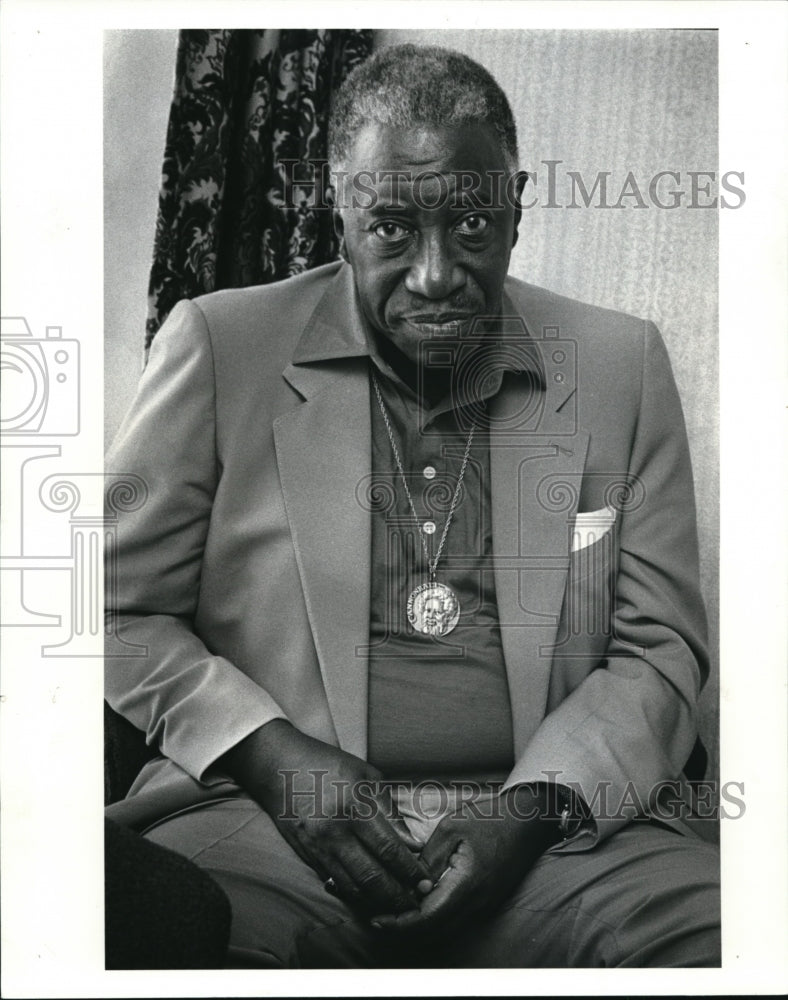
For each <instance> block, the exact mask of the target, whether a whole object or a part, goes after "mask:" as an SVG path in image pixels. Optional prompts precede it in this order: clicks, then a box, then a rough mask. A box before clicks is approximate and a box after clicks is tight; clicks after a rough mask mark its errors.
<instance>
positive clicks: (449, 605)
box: [370, 370, 476, 637]
mask: <svg viewBox="0 0 788 1000" xmlns="http://www.w3.org/2000/svg"><path fill="white" fill-rule="evenodd" d="M370 374H371V375H372V385H373V386H374V388H375V395H376V396H377V399H378V406H379V407H380V412H381V415H382V416H383V423H384V424H385V425H386V431H387V432H388V436H389V441H390V442H391V450H392V451H393V452H394V460H395V461H396V463H397V469H398V470H399V474H400V478H401V479H402V485H403V486H404V488H405V496H406V497H407V498H408V505H409V506H410V512H411V514H413V520H414V521H415V522H416V527H417V528H418V532H419V537H420V538H421V547H422V548H423V549H424V557H425V559H426V560H427V569H428V570H429V576H430V578H429V580H428V581H427V582H426V583H422V584H420V585H419V586H418V587H416V589H415V590H414V591H413V592H412V593H411V595H410V597H409V598H408V605H407V613H408V621H409V622H410V624H411V625H412V626H413V627H414V628H415V629H416V630H417V631H419V632H423V633H424V634H425V635H434V636H438V637H441V636H444V635H448V634H449V632H451V631H452V629H453V628H454V627H455V625H456V624H457V622H458V621H459V617H460V602H459V599H458V597H457V595H456V594H455V593H454V591H453V590H452V589H451V587H447V586H446V584H445V583H439V582H438V581H437V580H436V579H435V571H436V570H437V567H438V560H439V559H440V557H441V554H442V553H443V545H444V543H445V541H446V536H447V535H448V533H449V528H450V527H451V522H452V518H453V517H454V510H455V508H456V506H457V501H458V500H459V498H460V490H461V489H462V481H463V479H464V477H465V469H466V468H467V466H468V456H469V455H470V453H471V444H472V443H473V435H474V433H475V431H476V424H475V423H473V424H471V429H470V432H469V434H468V441H467V443H466V445H465V454H464V455H463V458H462V465H461V467H460V475H459V477H458V478H457V486H456V488H455V490H454V496H453V497H452V499H451V505H450V506H449V513H448V515H447V516H446V524H445V525H444V526H443V534H442V535H441V540H440V542H439V544H438V551H437V552H436V553H435V556H434V558H430V550H429V548H428V546H427V540H426V539H425V537H424V535H425V532H424V528H423V527H422V524H421V520H420V519H419V515H418V514H417V513H416V507H415V505H414V503H413V497H412V496H411V494H410V489H409V488H408V480H407V477H406V476H405V470H404V468H403V467H402V460H401V459H400V457H399V449H398V448H397V442H396V441H395V440H394V431H393V429H392V426H391V421H390V420H389V415H388V411H387V409H386V404H385V403H384V402H383V396H382V394H381V391H380V386H379V385H378V380H377V379H376V378H375V373H374V371H371V370H370Z"/></svg>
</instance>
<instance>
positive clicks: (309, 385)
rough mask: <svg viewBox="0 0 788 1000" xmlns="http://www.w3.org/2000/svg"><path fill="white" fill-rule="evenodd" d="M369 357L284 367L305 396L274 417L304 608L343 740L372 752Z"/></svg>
mask: <svg viewBox="0 0 788 1000" xmlns="http://www.w3.org/2000/svg"><path fill="white" fill-rule="evenodd" d="M367 370H368V369H367V362H366V360H365V359H363V358H349V359H347V360H346V361H343V362H340V363H335V364H334V365H333V366H332V367H331V369H330V370H327V369H326V368H322V369H318V368H312V369H308V368H298V367H296V366H291V367H290V368H288V369H287V370H286V372H285V377H286V378H287V379H288V381H289V382H290V383H291V384H292V385H293V386H294V388H296V389H298V391H299V392H301V393H302V394H304V395H305V396H307V398H306V401H305V402H304V403H303V404H302V405H300V406H298V407H297V408H296V409H295V410H292V411H290V412H288V413H286V414H283V415H282V416H280V417H279V418H277V420H276V421H275V422H274V440H275V443H276V454H277V462H278V465H279V474H280V477H281V482H282V491H283V494H284V499H285V508H286V510H287V517H288V520H289V522H290V530H291V534H292V538H293V545H294V548H295V555H296V561H297V564H298V571H299V574H300V576H301V585H302V587H303V590H304V598H305V601H306V609H307V615H308V617H309V624H310V626H311V629H312V635H313V637H314V641H315V647H316V650H317V655H318V659H319V662H320V670H321V672H322V675H323V683H324V685H325V689H326V696H327V698H328V704H329V708H330V709H331V715H332V717H333V720H334V727H335V729H336V733H337V737H338V740H339V744H340V746H341V747H342V748H343V749H345V750H347V751H348V752H350V753H354V754H356V755H359V756H362V757H363V756H365V755H366V749H367V659H366V654H359V653H357V650H358V649H360V648H363V647H364V646H366V644H367V643H368V642H369V590H370V580H369V575H370V519H369V513H368V512H367V511H366V510H365V509H364V508H363V506H362V504H361V503H360V502H359V500H358V499H357V496H356V487H357V485H358V483H359V482H360V481H361V480H362V478H363V477H364V476H365V475H367V474H368V473H369V470H370V416H369V383H368V374H367Z"/></svg>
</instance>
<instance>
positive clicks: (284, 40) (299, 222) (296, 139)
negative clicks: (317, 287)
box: [145, 29, 372, 350]
mask: <svg viewBox="0 0 788 1000" xmlns="http://www.w3.org/2000/svg"><path fill="white" fill-rule="evenodd" d="M371 46H372V32H371V31H368V30H367V31H352V30H336V31H333V30H329V29H319V30H313V31H302V30H270V29H265V30H212V31H206V30H201V31H196V30H189V31H181V32H180V36H179V41H178V55H177V62H176V71H175V89H174V95H173V101H172V107H171V109H170V120H169V125H168V128H167V140H166V146H165V151H164V165H163V168H162V181H161V191H160V194H159V211H158V217H157V221H156V236H155V243H154V251H153V265H152V267H151V275H150V284H149V289H148V320H147V325H146V329H147V333H146V343H145V346H146V350H147V348H148V347H149V346H150V343H151V341H152V340H153V337H154V336H155V334H156V331H157V330H158V329H159V327H160V326H161V324H162V323H163V322H164V320H165V319H166V317H167V314H168V313H169V312H170V310H171V309H172V307H173V306H174V305H175V303H176V302H178V301H179V300H180V299H182V298H193V297H194V296H197V295H202V294H203V293H205V292H210V291H213V290H215V289H218V288H238V287H243V286H246V285H252V284H261V283H265V282H270V281H278V280H279V279H281V278H286V277H289V276H291V275H293V274H298V273H300V272H301V271H305V270H307V269H309V268H311V267H316V266H317V265H318V264H324V263H327V262H328V261H330V260H334V259H336V256H337V249H338V247H337V241H336V238H335V236H334V232H333V227H332V224H331V214H330V211H329V210H328V208H327V207H325V204H324V201H323V199H322V198H321V197H320V186H319V177H320V168H319V164H320V163H322V162H324V161H325V158H326V139H327V128H328V115H329V112H330V108H331V98H332V95H333V93H334V92H335V90H336V88H337V87H338V86H339V84H340V83H341V82H342V80H343V79H344V78H345V76H346V75H347V73H348V72H349V71H350V70H351V69H352V68H353V67H354V66H356V65H357V64H358V63H360V62H361V61H362V60H363V59H365V58H366V57H367V55H369V52H370V50H371ZM316 180H317V181H318V185H317V187H316V186H315V181H316Z"/></svg>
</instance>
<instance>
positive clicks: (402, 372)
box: [374, 334, 451, 408]
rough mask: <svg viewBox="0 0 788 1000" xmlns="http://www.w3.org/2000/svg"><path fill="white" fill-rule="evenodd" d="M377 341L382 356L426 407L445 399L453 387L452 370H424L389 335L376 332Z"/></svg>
mask: <svg viewBox="0 0 788 1000" xmlns="http://www.w3.org/2000/svg"><path fill="white" fill-rule="evenodd" d="M374 336H375V343H376V345H377V349H378V352H379V353H380V356H381V358H383V360H384V361H386V362H387V363H388V364H389V365H390V366H391V368H392V369H393V371H394V372H395V373H396V374H397V375H398V376H399V377H400V378H401V379H402V381H403V382H404V383H405V385H406V386H408V388H409V389H411V390H412V391H413V392H414V393H415V394H416V396H418V397H419V399H420V400H421V402H422V404H423V405H424V406H426V407H429V408H431V407H433V406H435V405H436V404H437V403H439V402H440V401H441V400H442V399H444V398H445V397H446V396H447V395H448V393H449V390H450V389H451V371H450V370H449V369H445V370H441V371H422V372H421V374H420V373H419V366H418V365H417V364H416V363H415V362H413V361H411V360H410V358H409V357H407V356H406V355H405V354H403V353H402V351H400V349H399V348H398V347H396V346H395V345H394V344H393V343H392V342H391V341H390V340H389V339H388V337H384V336H382V335H380V334H375V335H374Z"/></svg>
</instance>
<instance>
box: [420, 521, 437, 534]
mask: <svg viewBox="0 0 788 1000" xmlns="http://www.w3.org/2000/svg"><path fill="white" fill-rule="evenodd" d="M423 531H424V534H425V535H434V534H435V522H434V521H425V522H424V526H423Z"/></svg>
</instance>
